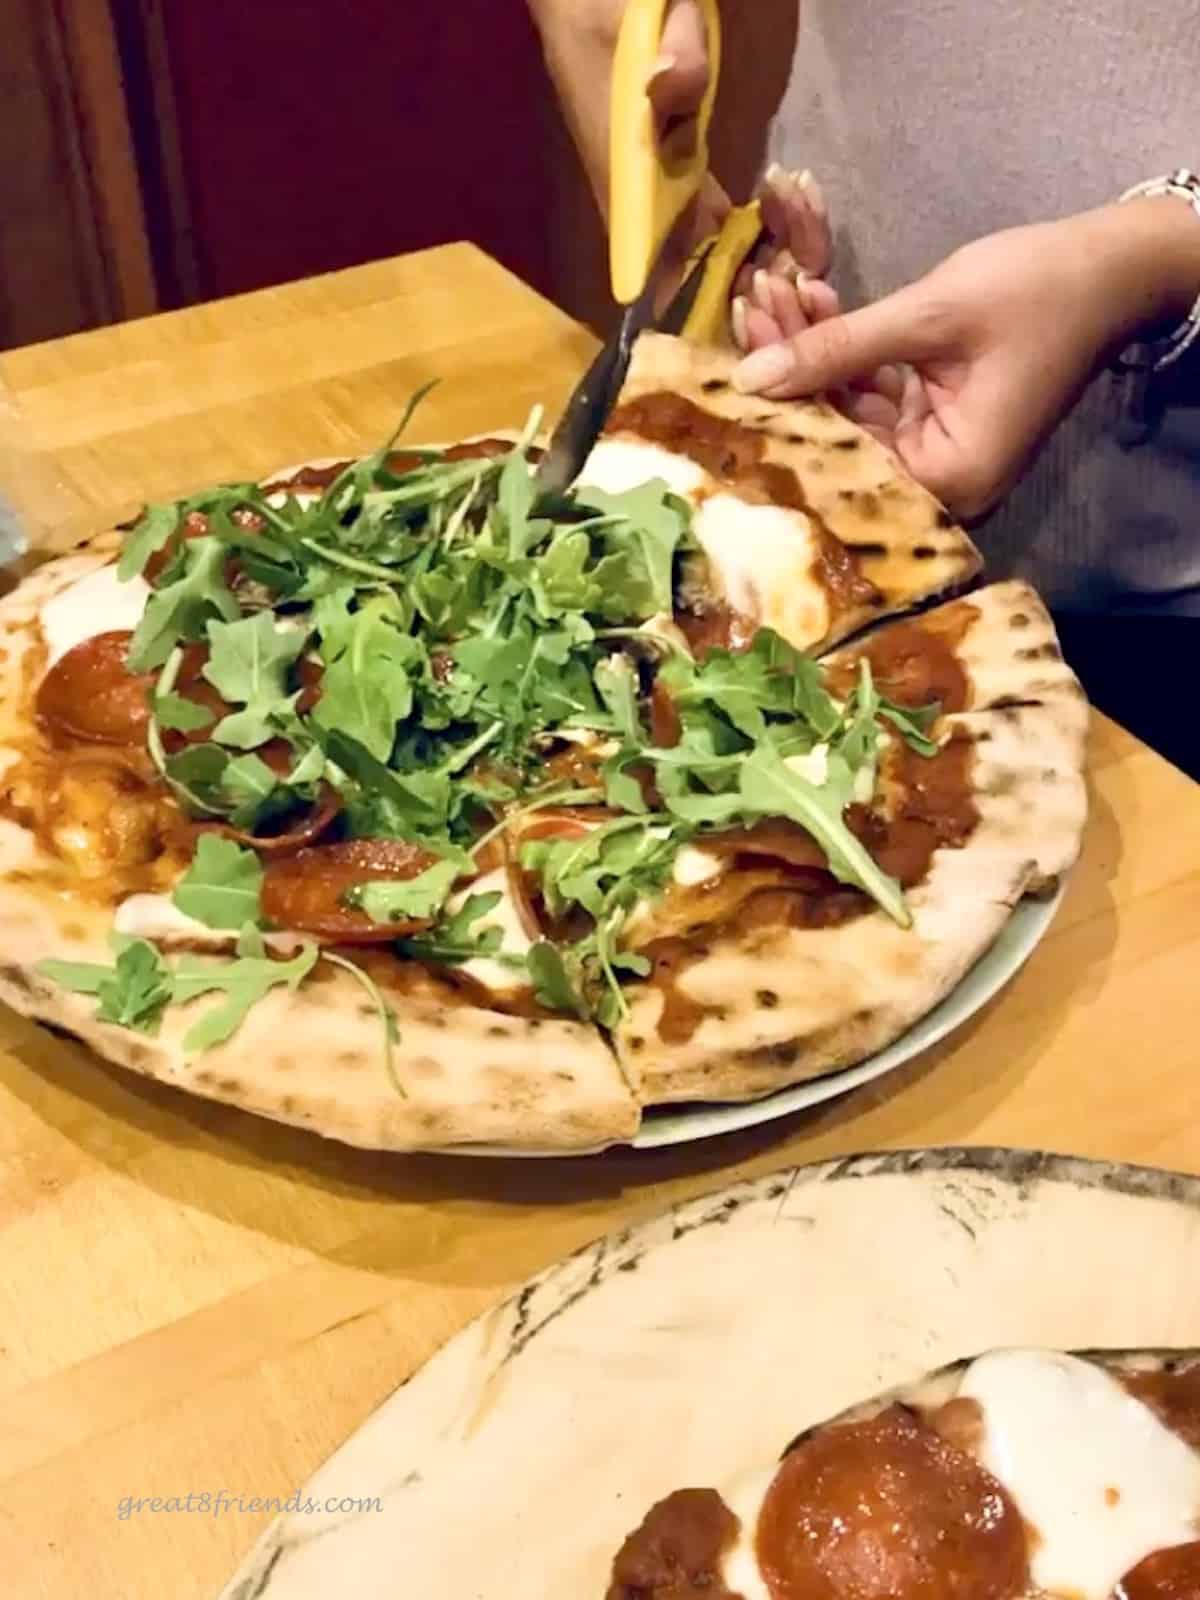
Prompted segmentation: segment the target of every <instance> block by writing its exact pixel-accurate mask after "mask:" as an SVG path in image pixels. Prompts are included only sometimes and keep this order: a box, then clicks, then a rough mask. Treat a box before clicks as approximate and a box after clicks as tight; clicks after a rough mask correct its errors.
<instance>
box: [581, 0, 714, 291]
mask: <svg viewBox="0 0 1200 1600" xmlns="http://www.w3.org/2000/svg"><path fill="white" fill-rule="evenodd" d="M698 4H699V7H700V10H701V13H702V14H703V18H704V24H705V27H706V28H707V30H708V62H709V72H708V87H707V89H706V90H705V92H704V99H703V101H702V102H701V105H700V109H699V112H698V115H697V126H696V139H695V145H694V147H693V148H692V150H691V151H690V153H689V154H688V155H686V156H683V157H674V158H673V157H670V156H668V155H667V154H665V153H664V152H663V151H662V150H661V149H660V147H659V142H658V138H657V135H656V131H655V126H654V108H653V106H652V104H651V101H650V96H649V94H648V92H647V90H648V87H649V83H650V78H651V75H652V73H653V71H654V66H655V63H656V62H657V60H658V58H659V55H660V53H661V45H662V30H663V19H664V17H665V15H666V10H667V0H628V3H627V5H626V7H625V17H624V20H623V21H622V23H621V32H620V35H619V37H618V39H617V48H616V53H615V55H614V57H613V77H612V103H611V110H610V134H609V141H610V142H609V167H610V173H609V224H608V226H609V262H610V268H611V273H612V289H613V295H614V297H615V299H616V300H617V301H618V303H619V304H621V305H629V304H630V303H631V302H632V301H634V300H636V299H637V297H638V295H640V294H641V292H642V290H643V289H644V288H645V287H646V283H647V281H648V279H649V277H650V273H651V270H652V269H653V267H654V263H655V262H656V261H657V259H658V253H659V251H660V250H661V249H662V247H663V241H664V240H665V239H666V237H667V234H668V233H670V231H671V229H672V228H673V227H674V226H675V224H676V222H678V220H679V218H680V215H681V214H682V212H683V210H684V207H685V206H686V205H687V204H688V202H689V201H690V200H691V199H693V198H694V196H695V195H696V194H697V193H699V190H700V185H701V183H702V182H703V181H704V175H705V173H706V172H707V171H708V129H709V124H710V123H711V121H712V113H713V105H714V103H715V101H716V98H717V81H718V78H719V76H720V71H721V17H720V13H719V11H718V9H717V0H698Z"/></svg>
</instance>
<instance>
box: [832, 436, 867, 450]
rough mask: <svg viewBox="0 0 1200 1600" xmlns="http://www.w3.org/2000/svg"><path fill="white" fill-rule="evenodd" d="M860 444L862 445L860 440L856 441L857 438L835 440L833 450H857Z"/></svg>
mask: <svg viewBox="0 0 1200 1600" xmlns="http://www.w3.org/2000/svg"><path fill="white" fill-rule="evenodd" d="M861 443H862V440H861V439H858V438H854V439H835V440H834V441H833V448H834V449H835V450H857V449H858V447H859V445H860V444H861Z"/></svg>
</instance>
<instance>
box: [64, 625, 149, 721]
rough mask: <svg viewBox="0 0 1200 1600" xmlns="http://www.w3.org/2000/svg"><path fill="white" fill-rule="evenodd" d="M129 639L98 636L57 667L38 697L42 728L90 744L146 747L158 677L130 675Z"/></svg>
mask: <svg viewBox="0 0 1200 1600" xmlns="http://www.w3.org/2000/svg"><path fill="white" fill-rule="evenodd" d="M132 638H133V635H132V633H130V632H128V631H127V630H126V631H122V632H114V633H98V634H96V635H94V637H92V638H91V639H84V640H83V641H82V643H80V644H77V645H76V646H75V647H74V649H73V650H68V651H67V653H66V655H65V656H63V657H62V658H61V659H60V660H59V661H56V662H55V664H54V666H53V667H51V669H50V671H49V672H48V673H47V674H46V676H45V678H44V679H43V680H42V683H41V687H40V688H39V689H38V692H37V715H38V719H39V720H40V721H41V723H42V724H43V725H44V726H45V727H46V728H47V729H49V730H50V731H51V732H52V733H56V734H59V735H65V736H66V737H67V738H69V739H79V740H83V741H85V742H87V743H89V744H119V745H141V744H144V743H145V740H146V727H147V724H148V723H149V721H150V705H149V701H148V698H147V696H148V695H149V692H150V689H151V687H152V685H153V683H154V680H155V676H156V674H154V673H153V672H145V673H134V672H130V670H129V667H128V665H127V662H128V656H129V644H130V641H131V640H132Z"/></svg>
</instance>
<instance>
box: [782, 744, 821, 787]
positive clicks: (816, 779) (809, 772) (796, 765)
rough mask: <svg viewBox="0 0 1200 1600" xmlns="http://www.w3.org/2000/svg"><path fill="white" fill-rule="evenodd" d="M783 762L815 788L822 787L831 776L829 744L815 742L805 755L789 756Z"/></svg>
mask: <svg viewBox="0 0 1200 1600" xmlns="http://www.w3.org/2000/svg"><path fill="white" fill-rule="evenodd" d="M783 764H784V766H785V767H787V768H789V769H790V771H792V772H794V773H795V774H796V776H797V777H798V778H803V779H804V781H805V782H806V783H811V784H812V786H813V788H814V789H820V788H821V787H822V785H823V784H824V783H825V781H826V779H827V778H828V777H829V746H828V745H827V744H815V745H813V747H812V749H811V750H807V751H805V753H804V754H803V755H800V756H788V757H787V759H786V760H785V761H784V763H783Z"/></svg>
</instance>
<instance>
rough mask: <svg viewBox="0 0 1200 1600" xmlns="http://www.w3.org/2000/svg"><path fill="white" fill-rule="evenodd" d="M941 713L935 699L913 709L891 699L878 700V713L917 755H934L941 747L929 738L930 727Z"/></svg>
mask: <svg viewBox="0 0 1200 1600" xmlns="http://www.w3.org/2000/svg"><path fill="white" fill-rule="evenodd" d="M941 714H942V708H941V705H940V704H939V703H938V702H937V701H935V702H934V703H933V704H932V705H928V706H919V707H917V708H916V709H915V710H913V709H910V708H909V707H908V706H898V705H895V704H893V702H892V701H891V700H884V699H881V700H880V701H879V715H880V716H881V717H883V718H885V720H886V721H888V722H890V723H891V724H892V726H893V727H894V728H895V729H896V731H897V732H898V733H899V734H900V736H901V737H902V738H903V740H904V742H905V743H906V744H908V745H911V747H912V748H913V749H914V750H915V751H916V752H917V754H918V755H919V756H927V757H928V756H935V755H937V753H938V751H939V750H940V749H941V745H940V744H939V743H938V741H937V740H936V739H933V738H930V729H931V728H932V727H934V725H935V724H936V722H937V720H938V718H939V717H940V716H941Z"/></svg>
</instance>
